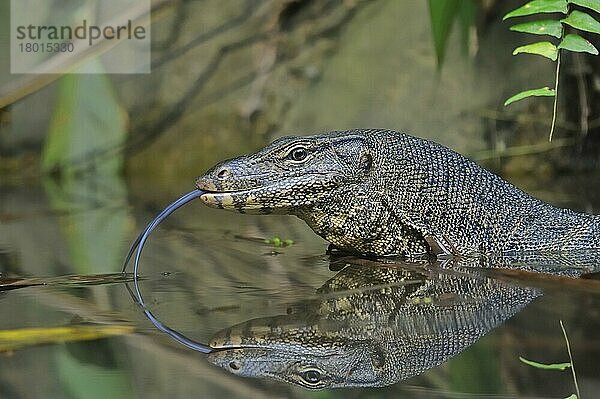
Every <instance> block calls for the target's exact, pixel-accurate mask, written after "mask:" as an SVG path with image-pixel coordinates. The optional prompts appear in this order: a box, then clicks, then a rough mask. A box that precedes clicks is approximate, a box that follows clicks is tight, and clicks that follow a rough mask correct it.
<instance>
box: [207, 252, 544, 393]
mask: <svg viewBox="0 0 600 399" xmlns="http://www.w3.org/2000/svg"><path fill="white" fill-rule="evenodd" d="M349 262H354V261H352V260H350V261H349ZM362 262H364V261H362V260H359V261H358V263H356V264H355V263H352V264H350V265H349V266H347V267H346V268H344V269H343V270H342V271H341V272H339V273H338V274H337V275H336V276H335V277H333V278H332V279H331V280H329V281H327V282H326V283H325V284H324V285H323V286H322V287H321V288H320V289H319V290H317V298H316V299H314V300H312V301H308V302H305V303H301V304H298V305H296V306H293V307H292V308H291V310H289V311H288V314H286V315H279V316H273V317H264V318H258V319H253V320H249V321H246V322H244V323H241V324H238V325H235V326H232V327H230V328H228V329H225V330H223V331H220V332H218V333H217V334H216V335H215V337H214V338H213V339H212V340H211V342H210V346H211V347H213V348H215V349H217V350H216V351H215V352H212V353H210V354H209V355H208V360H209V361H210V362H211V363H213V364H215V365H217V366H220V367H222V368H224V369H225V370H228V371H230V372H231V373H234V374H237V375H240V376H244V377H255V378H272V379H276V380H279V381H283V382H287V383H291V384H295V385H300V386H302V387H305V388H309V389H323V388H337V387H351V386H363V387H366V386H384V385H390V384H394V383H396V382H398V381H400V380H403V379H406V378H409V377H412V376H415V375H417V374H420V373H422V372H424V371H425V370H428V369H430V368H432V367H435V366H437V365H439V364H441V363H443V362H445V361H446V360H448V359H449V358H451V357H452V356H454V355H456V354H458V353H460V352H462V351H463V350H465V349H466V348H468V347H469V346H470V345H472V344H473V343H475V342H476V341H477V340H478V339H479V338H481V337H482V336H483V335H485V334H486V333H487V332H488V331H490V330H492V329H493V328H495V327H496V326H498V325H499V324H501V323H502V322H504V321H505V320H506V319H508V318H510V317H511V316H512V315H514V314H515V313H517V312H518V311H520V310H521V309H522V308H523V307H525V306H526V305H527V304H528V303H529V302H530V301H532V300H533V299H534V298H536V297H537V296H538V295H540V292H539V290H537V289H534V288H522V287H518V286H516V285H512V284H509V283H505V282H501V281H497V280H492V279H489V278H486V277H483V276H478V275H477V274H476V273H474V272H472V271H470V272H466V270H468V269H464V270H463V273H447V274H446V273H444V272H440V273H439V274H438V272H433V271H428V270H426V269H423V268H421V267H426V266H427V265H426V264H425V263H423V264H420V265H419V264H394V265H386V264H382V263H378V262H370V261H366V262H368V265H365V264H362ZM365 266H367V267H365Z"/></svg>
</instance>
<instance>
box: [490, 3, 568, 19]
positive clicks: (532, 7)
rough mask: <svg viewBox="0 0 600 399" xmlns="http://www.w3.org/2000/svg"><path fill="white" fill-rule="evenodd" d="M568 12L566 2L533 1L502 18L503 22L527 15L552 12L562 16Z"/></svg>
mask: <svg viewBox="0 0 600 399" xmlns="http://www.w3.org/2000/svg"><path fill="white" fill-rule="evenodd" d="M567 11H568V7H567V1H566V0H533V1H530V2H529V3H527V4H525V5H524V6H522V7H519V8H517V9H516V10H512V11H511V12H509V13H508V14H506V15H505V16H504V17H503V18H502V20H505V19H508V18H513V17H523V16H525V15H533V14H542V13H552V12H560V13H562V14H566V13H567Z"/></svg>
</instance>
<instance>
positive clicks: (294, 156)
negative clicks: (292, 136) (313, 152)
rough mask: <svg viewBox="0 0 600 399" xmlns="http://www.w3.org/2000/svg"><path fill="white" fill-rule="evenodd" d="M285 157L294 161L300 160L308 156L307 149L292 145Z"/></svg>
mask: <svg viewBox="0 0 600 399" xmlns="http://www.w3.org/2000/svg"><path fill="white" fill-rule="evenodd" d="M287 157H288V159H290V160H292V161H294V162H302V161H304V160H305V159H306V158H307V157H308V151H307V150H306V148H304V147H294V148H292V150H291V151H290V152H289V153H288V156H287Z"/></svg>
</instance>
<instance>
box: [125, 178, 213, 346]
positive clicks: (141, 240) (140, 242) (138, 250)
mask: <svg viewBox="0 0 600 399" xmlns="http://www.w3.org/2000/svg"><path fill="white" fill-rule="evenodd" d="M202 194H204V191H203V190H198V189H197V190H194V191H190V192H189V193H187V194H185V195H183V196H182V197H181V198H179V199H177V200H175V201H173V202H172V203H171V204H169V205H168V206H167V207H166V208H165V209H163V210H162V212H160V213H159V214H158V215H156V217H155V218H154V219H153V220H152V221H151V222H150V223H148V225H147V226H146V228H145V229H144V231H142V232H141V233H140V235H139V236H138V237H137V238H136V240H135V241H134V242H133V245H132V246H131V248H130V249H129V253H128V254H127V257H126V258H125V262H124V263H123V270H122V272H123V273H125V270H126V269H127V264H128V263H129V261H130V260H131V257H132V256H133V254H134V253H135V260H134V264H133V285H134V288H135V297H136V298H135V299H136V301H137V303H138V305H140V307H141V308H142V310H143V311H144V314H145V315H146V317H147V318H148V320H150V322H151V323H152V324H154V326H155V327H156V328H157V329H159V330H160V331H162V332H164V333H165V334H167V335H169V336H170V337H171V338H173V339H174V340H175V341H177V342H179V343H180V344H182V345H184V346H186V347H188V348H190V349H193V350H196V351H199V352H202V353H211V352H214V349H213V348H211V347H210V346H208V345H205V344H203V343H200V342H196V341H194V340H192V339H190V338H187V337H186V336H185V335H183V334H181V333H179V332H177V331H175V330H173V329H171V328H169V327H167V326H165V325H164V324H162V323H161V322H160V321H159V320H158V319H157V318H156V317H155V316H154V315H153V314H152V312H150V310H149V309H148V308H147V307H146V304H145V303H144V298H142V293H141V291H140V287H139V284H138V267H139V263H140V258H141V255H142V250H143V249H144V244H145V243H146V240H148V237H149V236H150V234H151V233H152V231H153V230H154V229H155V228H156V227H157V226H158V225H159V224H160V223H161V222H162V221H163V220H165V219H166V218H167V217H168V216H169V215H171V214H172V213H173V212H175V211H176V210H177V209H179V208H180V207H182V206H183V205H185V204H187V203H188V202H190V201H191V200H193V199H196V198H198V197H200V196H201V195H202Z"/></svg>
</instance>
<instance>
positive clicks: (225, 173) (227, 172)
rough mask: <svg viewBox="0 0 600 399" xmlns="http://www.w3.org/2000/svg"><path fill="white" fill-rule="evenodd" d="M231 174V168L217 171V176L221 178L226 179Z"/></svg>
mask: <svg viewBox="0 0 600 399" xmlns="http://www.w3.org/2000/svg"><path fill="white" fill-rule="evenodd" d="M229 176H231V170H230V169H229V168H225V167H224V168H221V169H220V170H219V171H218V172H217V177H218V178H219V179H225V178H227V177H229Z"/></svg>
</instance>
